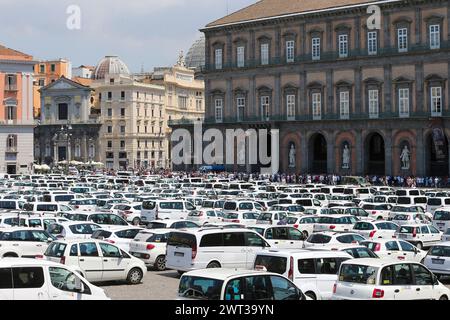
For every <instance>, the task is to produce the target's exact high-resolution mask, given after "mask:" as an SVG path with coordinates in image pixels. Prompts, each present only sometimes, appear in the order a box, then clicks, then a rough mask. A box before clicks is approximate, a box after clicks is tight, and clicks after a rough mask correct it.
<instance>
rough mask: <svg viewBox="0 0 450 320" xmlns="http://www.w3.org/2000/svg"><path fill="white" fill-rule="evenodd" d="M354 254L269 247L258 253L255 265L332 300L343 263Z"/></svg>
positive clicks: (314, 295) (312, 294)
mask: <svg viewBox="0 0 450 320" xmlns="http://www.w3.org/2000/svg"><path fill="white" fill-rule="evenodd" d="M349 259H352V256H351V255H349V254H348V253H346V252H342V251H309V250H298V251H297V250H295V251H290V250H272V249H271V250H269V251H263V252H260V253H258V254H257V255H256V258H255V263H254V268H255V269H256V270H261V269H262V270H266V271H269V272H275V273H279V274H281V275H283V276H285V277H287V278H289V279H290V280H291V281H292V282H294V284H295V285H296V286H297V287H298V288H299V289H300V290H302V292H303V293H304V294H305V295H306V296H308V297H310V298H311V299H313V300H322V299H330V298H331V296H332V294H333V285H334V284H335V282H336V280H337V274H338V271H339V266H340V265H341V263H342V262H343V261H346V260H349Z"/></svg>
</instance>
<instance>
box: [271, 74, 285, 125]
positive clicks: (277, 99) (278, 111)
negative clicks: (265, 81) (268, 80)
mask: <svg viewBox="0 0 450 320" xmlns="http://www.w3.org/2000/svg"><path fill="white" fill-rule="evenodd" d="M281 101H282V96H281V75H280V74H279V73H277V74H276V75H275V91H274V98H273V102H274V103H273V104H272V112H271V115H272V116H275V117H282V116H283V115H284V111H283V108H282V107H281V106H282V102H281Z"/></svg>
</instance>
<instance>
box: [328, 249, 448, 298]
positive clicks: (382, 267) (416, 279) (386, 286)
mask: <svg viewBox="0 0 450 320" xmlns="http://www.w3.org/2000/svg"><path fill="white" fill-rule="evenodd" d="M449 297H450V289H448V288H447V287H445V286H444V285H443V284H442V283H440V282H439V280H438V279H437V277H436V276H435V275H434V274H433V273H432V272H431V271H430V270H428V269H427V268H426V267H425V266H423V265H421V264H419V263H416V262H405V261H403V262H399V261H395V260H390V259H376V258H365V259H352V260H347V261H345V262H343V263H342V264H341V267H340V270H339V278H338V281H337V282H336V284H335V285H334V289H333V299H336V300H448V298H449Z"/></svg>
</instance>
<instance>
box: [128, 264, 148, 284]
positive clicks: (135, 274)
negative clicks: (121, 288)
mask: <svg viewBox="0 0 450 320" xmlns="http://www.w3.org/2000/svg"><path fill="white" fill-rule="evenodd" d="M143 276H144V274H143V272H142V270H141V269H139V268H133V269H131V270H130V272H128V277H127V281H128V283H129V284H139V283H141V281H142V277H143Z"/></svg>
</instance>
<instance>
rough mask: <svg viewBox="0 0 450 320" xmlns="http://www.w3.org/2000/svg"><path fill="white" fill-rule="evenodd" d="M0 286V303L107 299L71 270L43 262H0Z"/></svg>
mask: <svg viewBox="0 0 450 320" xmlns="http://www.w3.org/2000/svg"><path fill="white" fill-rule="evenodd" d="M0 283H1V284H2V287H1V290H0V300H109V298H108V296H107V295H106V293H105V291H104V290H103V289H101V288H99V287H96V286H94V285H92V284H91V283H89V281H87V280H86V279H85V278H83V277H82V276H81V275H80V274H79V272H78V270H76V269H75V268H71V267H69V266H63V265H61V264H59V263H55V262H51V261H45V260H35V259H23V258H4V259H0Z"/></svg>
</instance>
